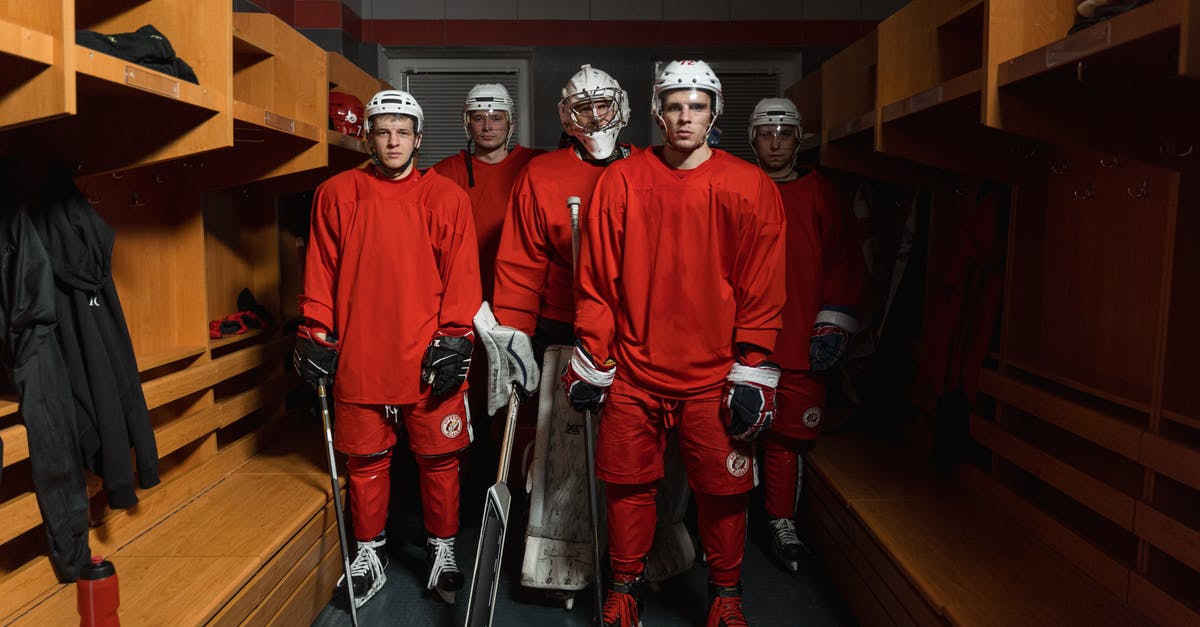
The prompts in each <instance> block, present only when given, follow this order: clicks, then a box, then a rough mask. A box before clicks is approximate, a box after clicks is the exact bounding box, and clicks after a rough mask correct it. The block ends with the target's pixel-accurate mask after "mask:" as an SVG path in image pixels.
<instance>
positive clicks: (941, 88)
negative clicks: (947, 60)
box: [881, 68, 983, 124]
mask: <svg viewBox="0 0 1200 627" xmlns="http://www.w3.org/2000/svg"><path fill="white" fill-rule="evenodd" d="M982 89H983V68H977V69H974V70H971V71H970V72H967V73H965V74H962V75H959V76H956V77H954V78H952V79H950V80H948V81H945V82H943V83H941V84H939V85H936V86H934V87H931V88H929V89H926V90H925V91H922V92H920V93H918V94H913V95H912V96H909V97H908V98H905V99H904V100H898V101H896V102H893V103H891V104H888V105H884V107H883V111H882V113H881V116H882V118H883V122H884V124H886V123H888V122H892V121H895V120H899V119H900V118H903V117H905V116H910V115H913V114H917V113H921V112H932V111H936V110H937V109H938V108H940V107H943V106H947V105H950V104H951V103H954V102H957V101H959V100H962V99H965V98H968V97H970V96H978V95H979V93H980V92H981V91H982Z"/></svg>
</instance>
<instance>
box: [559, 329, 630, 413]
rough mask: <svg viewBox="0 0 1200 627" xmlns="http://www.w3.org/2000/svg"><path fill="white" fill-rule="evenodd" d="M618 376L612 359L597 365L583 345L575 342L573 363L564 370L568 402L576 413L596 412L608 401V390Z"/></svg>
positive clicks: (572, 356) (563, 376) (563, 380)
mask: <svg viewBox="0 0 1200 627" xmlns="http://www.w3.org/2000/svg"><path fill="white" fill-rule="evenodd" d="M616 376H617V363H616V362H615V361H613V360H612V359H608V360H606V361H605V362H604V363H603V364H597V363H596V362H595V360H593V359H592V355H591V354H590V353H588V352H587V349H585V348H584V347H583V344H582V343H580V342H578V341H576V342H575V352H574V353H572V354H571V362H570V363H568V364H567V367H566V368H564V369H563V373H562V382H563V387H564V388H566V390H567V400H569V401H570V402H571V407H574V408H575V411H596V410H598V409H600V406H601V405H603V404H604V401H606V400H608V388H609V387H611V386H612V382H613V379H615V378H616Z"/></svg>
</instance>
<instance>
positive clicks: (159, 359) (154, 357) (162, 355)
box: [137, 346, 205, 372]
mask: <svg viewBox="0 0 1200 627" xmlns="http://www.w3.org/2000/svg"><path fill="white" fill-rule="evenodd" d="M204 349H205V347H204V346H179V347H174V348H168V349H164V350H160V351H155V352H153V353H148V354H145V355H138V356H137V364H138V372H146V371H148V370H153V369H155V368H158V367H160V366H166V365H168V364H173V363H175V362H178V361H184V360H186V359H191V358H193V357H198V356H200V355H203V354H204Z"/></svg>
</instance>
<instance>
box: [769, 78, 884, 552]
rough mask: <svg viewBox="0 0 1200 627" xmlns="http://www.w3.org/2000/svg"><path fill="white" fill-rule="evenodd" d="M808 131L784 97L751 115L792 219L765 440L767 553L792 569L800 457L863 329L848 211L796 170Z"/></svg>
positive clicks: (825, 183)
mask: <svg viewBox="0 0 1200 627" xmlns="http://www.w3.org/2000/svg"><path fill="white" fill-rule="evenodd" d="M801 133H802V126H801V121H800V113H799V111H797V110H796V105H794V104H793V103H792V101H791V100H788V99H787V98H764V99H763V100H761V101H759V103H758V104H757V105H756V106H755V107H754V111H753V113H751V115H750V126H749V134H750V144H751V146H753V148H754V153H755V155H756V156H757V157H758V164H759V166H760V167H761V168H762V169H763V170H764V171H765V172H766V173H767V175H768V176H770V177H771V180H773V181H775V183H776V184H777V185H778V186H779V194H780V196H781V197H782V198H783V206H784V211H785V212H786V215H787V257H788V259H787V263H788V269H787V304H786V305H784V308H783V330H782V331H781V332H780V333H779V339H778V341H777V342H776V344H775V352H774V353H773V354H772V357H773V359H774V360H775V361H776V362H777V363H778V364H779V365H780V367H781V368H782V369H783V376H782V377H781V378H780V381H779V393H778V396H777V409H778V411H777V413H776V416H775V423H774V425H773V426H772V427H771V432H770V433H768V434H766V436H764V437H763V438H762V439H761V444H762V450H763V479H764V481H763V483H764V484H765V492H766V499H765V505H766V511H767V516H768V524H769V526H770V528H771V534H772V541H771V547H772V550H773V552H774V553H775V556H776V557H777V558H778V559H779V560H780V562H781V563H782V564H783V565H784V566H785V567H786V568H787V569H788V570H790V571H793V572H794V571H796V570H798V569H799V565H800V559H801V557H802V556H803V555H804V554H805V552H806V549H805V547H804V545H803V543H802V542H801V541H800V539H799V536H797V535H796V524H795V517H796V508H797V505H798V502H799V495H800V476H801V472H802V470H803V458H802V457H801V454H802V452H804V451H806V450H808V449H809V448H811V446H812V442H813V440H814V439H815V438H816V437H817V435H818V434H819V433H820V432H821V424H822V419H823V416H822V414H823V412H824V408H825V407H824V406H825V378H824V376H823V375H824V372H825V371H826V370H829V369H830V368H832V367H834V366H836V365H837V363H838V361H839V360H840V359H841V358H842V356H843V354H844V353H845V351H846V348H847V346H848V345H849V342H850V335H851V334H853V333H854V331H855V330H856V327H857V321H856V318H855V313H856V310H857V307H858V306H859V304H860V301H861V298H860V297H861V294H862V289H863V284H862V283H863V272H864V269H863V267H862V256H861V254H860V250H861V247H860V246H859V245H858V242H857V236H856V232H855V230H854V222H853V218H852V217H851V216H848V215H847V214H848V209H847V208H846V207H845V206H844V205H843V203H841V202H840V200H839V197H838V194H837V191H836V190H835V189H834V187H833V183H832V182H831V181H830V180H829V179H828V178H826V177H825V176H823V175H822V174H821V173H820V172H818V171H816V170H811V169H805V170H803V171H801V170H799V169H797V166H796V161H795V160H796V151H797V149H798V148H799V145H800V139H801Z"/></svg>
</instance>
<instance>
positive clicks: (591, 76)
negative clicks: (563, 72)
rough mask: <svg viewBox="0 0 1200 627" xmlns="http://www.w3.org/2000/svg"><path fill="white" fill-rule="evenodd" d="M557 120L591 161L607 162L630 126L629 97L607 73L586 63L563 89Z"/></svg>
mask: <svg viewBox="0 0 1200 627" xmlns="http://www.w3.org/2000/svg"><path fill="white" fill-rule="evenodd" d="M558 119H559V120H560V121H561V122H562V126H563V130H564V131H566V133H567V134H568V135H570V136H571V137H574V138H575V139H576V140H577V141H578V142H579V144H580V145H581V146H582V147H583V149H584V150H586V151H587V153H588V155H590V156H591V158H592V159H597V160H600V159H606V158H607V157H608V156H609V155H611V154H612V152H613V148H615V147H616V145H617V135H619V134H620V133H621V129H622V128H625V125H626V124H628V123H629V96H628V95H627V94H626V93H625V90H624V89H621V85H620V83H618V82H617V80H616V79H614V78H613V77H612V76H610V75H609V74H608V72H605V71H604V70H597V69H595V68H593V67H592V66H590V65H586V64H585V65H583V66H580V68H579V71H578V72H576V73H575V75H574V76H572V77H571V80H569V81H567V84H566V86H564V87H563V90H562V100H559V101H558Z"/></svg>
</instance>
